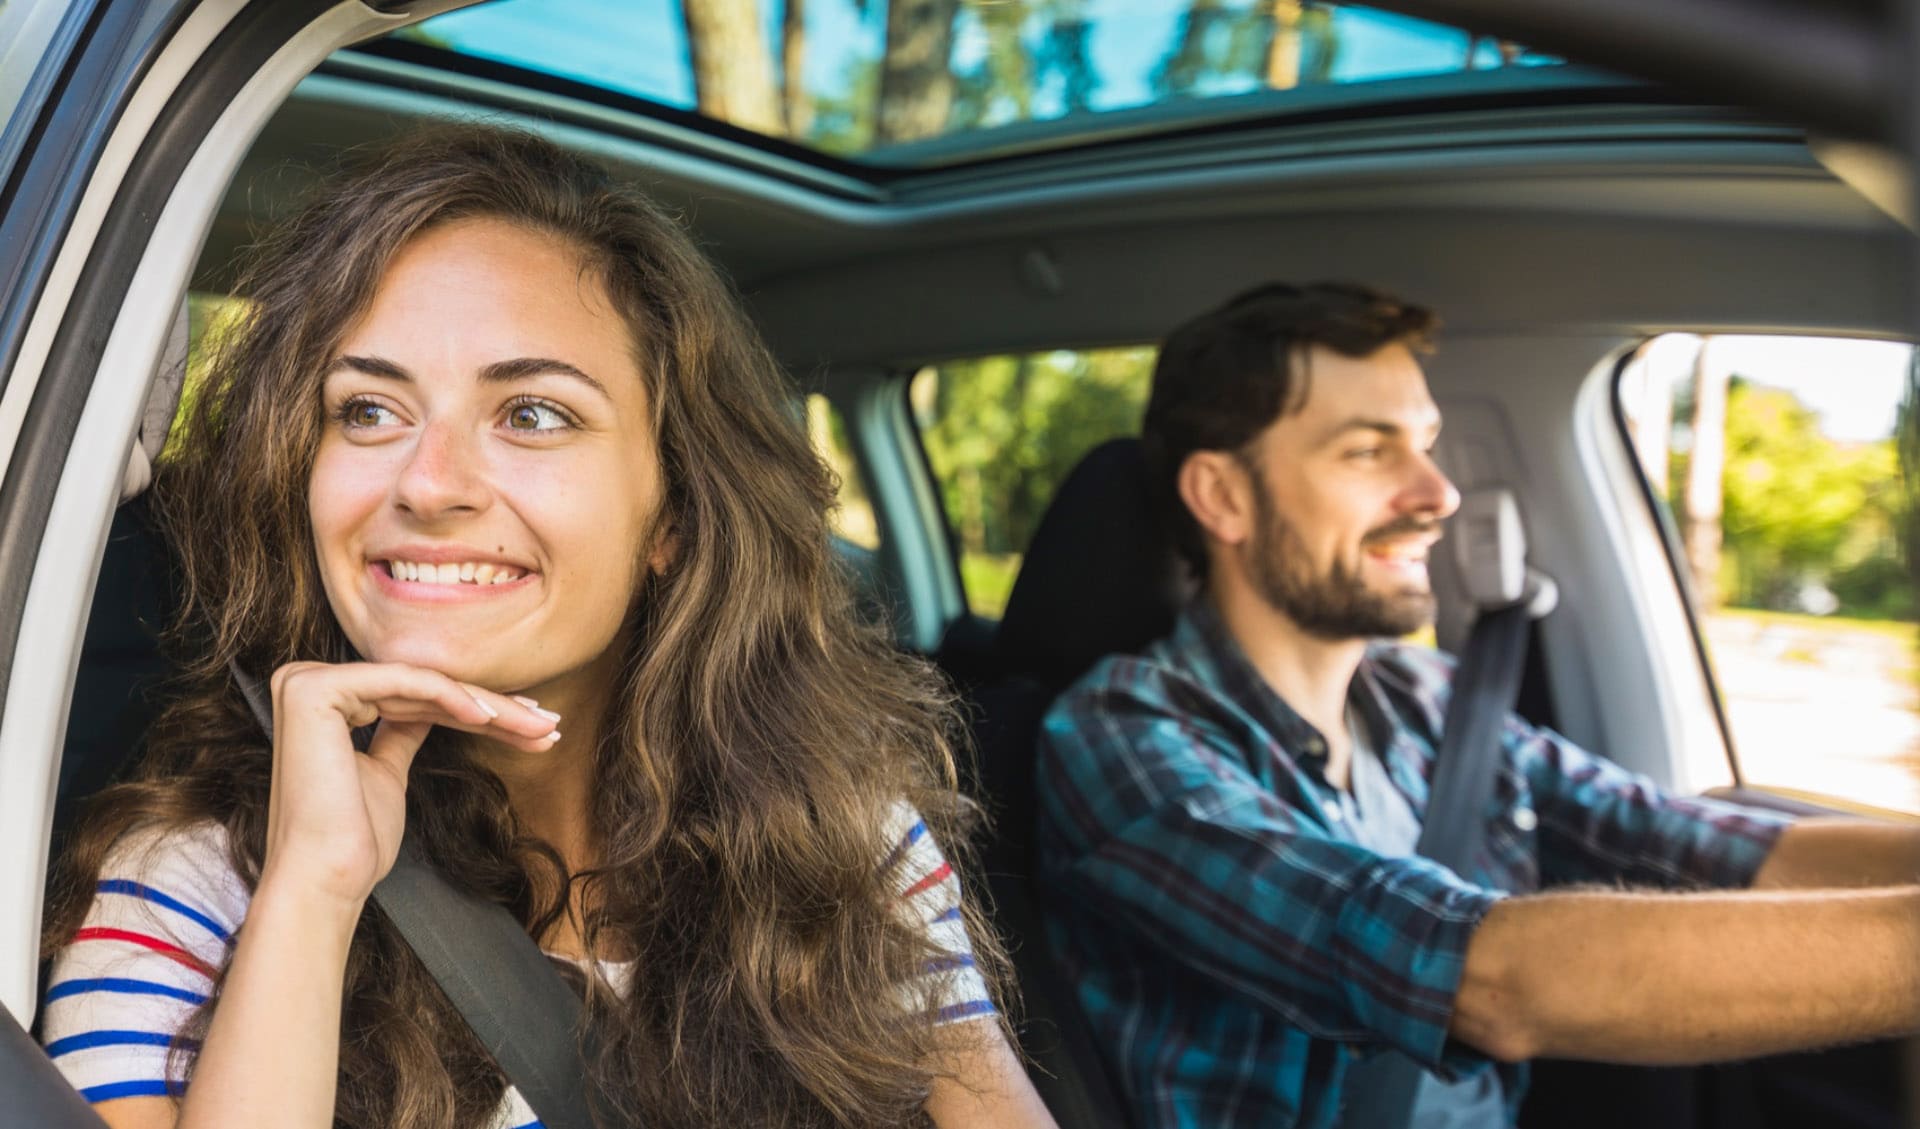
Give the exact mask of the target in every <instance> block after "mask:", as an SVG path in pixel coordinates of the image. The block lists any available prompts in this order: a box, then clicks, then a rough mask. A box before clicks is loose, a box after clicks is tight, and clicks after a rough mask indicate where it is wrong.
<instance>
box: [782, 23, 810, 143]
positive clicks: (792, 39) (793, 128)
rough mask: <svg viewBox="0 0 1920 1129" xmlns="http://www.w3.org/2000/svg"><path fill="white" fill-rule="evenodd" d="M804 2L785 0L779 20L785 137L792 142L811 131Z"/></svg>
mask: <svg viewBox="0 0 1920 1129" xmlns="http://www.w3.org/2000/svg"><path fill="white" fill-rule="evenodd" d="M806 18H807V0H786V5H785V11H784V12H783V13H782V15H781V17H780V88H781V91H780V92H781V101H782V102H784V103H785V104H786V110H787V136H788V137H791V138H793V139H794V140H796V141H797V140H799V139H801V138H803V137H805V136H806V135H807V133H808V131H810V130H811V129H813V103H811V102H809V101H808V100H807V84H806V77H807V70H806V67H807V27H806Z"/></svg>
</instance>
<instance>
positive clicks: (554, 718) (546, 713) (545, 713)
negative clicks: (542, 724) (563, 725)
mask: <svg viewBox="0 0 1920 1129" xmlns="http://www.w3.org/2000/svg"><path fill="white" fill-rule="evenodd" d="M529 708H531V709H532V710H533V712H534V713H537V714H539V715H540V716H541V717H544V718H546V719H547V720H548V721H551V722H553V723H554V724H555V725H558V724H560V715H559V714H557V713H554V712H553V711H552V710H543V709H541V708H540V707H539V706H532V707H529Z"/></svg>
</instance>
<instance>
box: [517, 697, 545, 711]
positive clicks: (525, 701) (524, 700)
mask: <svg viewBox="0 0 1920 1129" xmlns="http://www.w3.org/2000/svg"><path fill="white" fill-rule="evenodd" d="M513 700H514V701H516V702H519V703H520V704H521V705H523V706H525V707H527V708H528V709H530V710H537V709H539V708H540V703H539V702H536V701H534V700H533V699H532V698H529V697H527V696H526V695H525V694H515V695H513Z"/></svg>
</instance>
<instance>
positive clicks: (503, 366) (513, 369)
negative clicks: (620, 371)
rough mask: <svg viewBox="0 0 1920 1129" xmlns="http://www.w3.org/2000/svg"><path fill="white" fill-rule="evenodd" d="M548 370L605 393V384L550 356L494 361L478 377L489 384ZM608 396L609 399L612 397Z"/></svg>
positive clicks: (535, 374) (523, 377)
mask: <svg viewBox="0 0 1920 1129" xmlns="http://www.w3.org/2000/svg"><path fill="white" fill-rule="evenodd" d="M548 372H551V373H555V374H558V375H560V376H570V377H572V378H573V379H575V380H579V381H583V382H584V383H585V384H586V385H587V387H589V388H591V389H593V390H594V391H595V392H598V393H600V394H601V395H602V396H606V395H607V388H606V385H604V384H601V383H600V382H599V381H597V380H595V379H594V378H592V377H591V376H588V375H587V374H586V373H584V372H581V371H580V370H579V369H577V368H575V367H573V366H572V365H570V364H568V363H567V362H565V361H556V360H554V359H553V358H552V357H515V358H513V359H512V360H510V361H495V362H493V363H492V364H490V365H488V366H486V367H485V368H483V369H481V370H480V379H481V380H483V381H486V382H487V383H489V384H495V383H507V382H510V381H515V380H524V379H526V378H527V377H529V376H538V375H539V374H541V373H548ZM608 398H609V399H611V398H612V397H608Z"/></svg>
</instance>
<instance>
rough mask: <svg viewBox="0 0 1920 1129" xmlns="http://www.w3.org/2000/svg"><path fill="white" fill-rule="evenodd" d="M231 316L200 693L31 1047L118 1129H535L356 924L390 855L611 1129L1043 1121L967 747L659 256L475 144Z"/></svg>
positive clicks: (196, 656)
mask: <svg viewBox="0 0 1920 1129" xmlns="http://www.w3.org/2000/svg"><path fill="white" fill-rule="evenodd" d="M240 293H241V294H242V295H243V296H245V297H246V298H247V299H248V302H249V307H248V313H247V315H246V317H245V319H244V322H243V323H242V324H240V325H238V326H237V327H235V328H234V329H232V330H231V331H230V332H229V333H227V334H225V335H223V337H222V340H221V341H220V343H219V345H218V347H217V349H216V351H215V354H214V358H213V361H212V364H211V367H210V369H209V371H208V375H207V378H206V380H205V381H204V383H203V384H202V385H201V386H200V387H199V389H198V391H197V394H196V395H195V398H194V400H193V403H192V405H191V408H190V410H189V414H188V415H187V417H186V419H185V420H184V422H183V427H184V433H183V434H181V435H179V436H176V439H175V442H176V445H177V454H175V455H174V456H173V457H172V459H171V461H170V464H169V465H168V466H167V467H166V468H165V470H164V471H163V473H162V476H161V480H160V481H159V483H157V485H156V500H155V505H156V508H157V510H158V512H159V513H160V515H161V521H162V525H163V527H164V529H165V530H166V532H167V534H168V536H169V540H170V541H171V542H172V544H173V546H174V548H175V550H176V553H177V556H178V560H179V564H180V567H181V570H182V573H183V575H184V585H185V591H186V607H185V610H184V612H183V614H182V619H181V630H180V633H179V637H181V638H186V639H191V640H192V641H193V644H192V653H191V655H190V656H189V662H188V668H187V671H186V675H185V677H186V680H187V682H186V685H187V690H186V692H185V693H184V694H183V696H182V697H181V698H180V700H178V701H177V702H176V703H175V704H174V705H173V706H171V707H170V709H169V710H168V712H166V713H165V714H164V715H163V717H162V719H161V721H160V722H159V724H158V725H157V726H156V728H155V730H154V732H153V734H152V736H151V739H150V749H149V753H148V757H147V759H146V761H145V763H144V764H143V766H142V768H141V770H140V772H139V774H138V776H137V777H136V779H135V780H134V781H132V782H130V783H127V784H123V785H120V786H117V787H115V788H113V789H110V790H108V791H107V792H105V793H103V794H102V795H101V796H100V797H99V799H98V801H97V802H96V803H95V804H94V806H93V808H92V810H91V813H90V815H89V816H88V817H87V818H86V819H84V820H83V821H82V827H83V830H82V832H81V834H80V835H79V836H78V839H77V842H76V843H75V845H74V846H73V847H72V848H71V849H70V851H69V854H68V857H67V860H66V870H65V876H64V879H63V881H62V882H61V883H60V884H59V885H58V887H57V889H56V894H55V899H54V904H53V909H52V912H51V914H50V921H49V931H48V945H49V948H50V951H52V952H54V953H55V954H56V961H55V965H54V973H53V983H52V987H51V989H50V991H49V994H48V998H47V1006H46V1009H45V1012H44V1016H45V1019H44V1032H45V1037H46V1038H47V1041H48V1049H49V1052H50V1053H51V1054H53V1055H54V1057H55V1060H56V1062H58V1063H59V1064H60V1065H61V1066H62V1067H63V1068H64V1069H65V1070H66V1071H67V1073H68V1075H69V1077H71V1078H72V1079H73V1080H74V1081H75V1083H76V1085H78V1086H80V1087H81V1088H82V1091H83V1093H85V1094H87V1096H88V1097H89V1098H90V1099H92V1100H94V1101H95V1102H96V1108H97V1109H98V1110H99V1112H100V1113H101V1115H102V1116H103V1117H105V1118H106V1120H107V1121H108V1123H109V1124H110V1125H113V1126H115V1127H116V1129H135V1127H139V1129H146V1127H150V1126H174V1125H178V1126H181V1127H182V1129H204V1127H212V1126H228V1125H247V1126H259V1125H269V1124H270V1125H275V1126H296V1127H298V1126H314V1127H320V1126H328V1125H334V1124H339V1125H348V1126H365V1127H368V1129H373V1127H381V1129H385V1127H389V1126H391V1127H405V1129H413V1127H427V1126H436V1127H437V1126H486V1125H495V1126H521V1125H525V1124H529V1123H532V1122H533V1115H532V1113H531V1112H530V1111H529V1110H528V1109H527V1107H526V1105H525V1103H524V1101H522V1100H521V1099H520V1098H519V1095H518V1093H517V1092H516V1091H513V1090H511V1088H510V1087H508V1085H507V1082H506V1080H505V1079H504V1077H503V1076H502V1075H501V1074H500V1072H499V1070H498V1069H497V1068H496V1067H495V1066H494V1065H493V1064H492V1062H491V1060H490V1059H489V1058H488V1056H487V1055H486V1053H485V1052H484V1051H483V1050H482V1048H481V1047H480V1046H479V1045H478V1044H477V1042H476V1040H475V1039H474V1038H473V1037H472V1035H471V1034H470V1033H469V1032H468V1031H467V1030H466V1028H465V1027H464V1025H463V1023H462V1021H461V1020H460V1018H459V1016H458V1014H457V1013H456V1012H454V1011H453V1009H452V1008H451V1006H450V1005H449V1004H448V1003H447V1002H446V1000H445V999H444V998H443V997H442V996H441V994H440V993H439V991H438V990H437V988H436V987H435V985H434V984H433V983H432V981H431V980H430V979H429V978H428V976H427V974H426V973H425V971H424V970H423V969H422V968H421V966H420V965H419V963H418V961H417V960H416V959H414V957H413V956H412V954H411V952H410V950H408V949H407V948H406V947H405V945H404V944H403V943H402V942H401V940H400V939H399V936H398V934H397V933H396V932H395V930H394V929H393V927H392V926H391V924H389V923H388V922H387V921H386V920H385V919H384V918H383V917H382V916H381V915H380V913H379V912H378V911H377V909H373V908H369V907H368V906H367V897H368V894H369V892H370V891H371V890H372V888H373V886H374V884H375V883H376V882H377V881H378V880H379V879H380V878H381V877H382V876H383V875H384V874H385V873H386V872H387V870H388V869H389V868H390V867H391V866H392V865H393V861H394V857H395V852H396V850H397V847H398V844H399V841H400V837H401V834H402V831H403V829H404V830H405V831H406V833H407V834H409V835H411V836H412V837H413V838H415V839H416V840H418V842H419V843H420V844H421V846H422V848H423V849H424V851H425V852H426V854H427V856H428V858H429V859H430V860H431V861H432V862H433V863H434V864H435V865H436V866H437V867H438V868H439V869H440V870H441V871H442V872H443V873H445V874H446V875H447V876H448V878H449V879H450V880H452V881H453V882H455V883H456V884H458V885H460V886H462V887H464V888H467V889H469V890H472V891H475V892H477V893H478V894H480V895H481V896H483V897H486V898H489V899H491V900H493V901H496V902H499V903H501V904H503V905H505V906H506V907H508V908H509V909H510V910H511V911H512V912H513V913H514V914H516V915H517V916H518V918H519V919H520V920H521V921H523V922H524V923H525V924H526V926H527V928H528V930H529V932H530V933H531V934H532V935H533V936H534V938H535V939H536V940H537V941H538V942H539V943H540V944H541V946H542V947H543V948H545V949H546V950H548V951H549V952H550V953H552V954H554V955H555V956H556V958H558V960H557V963H562V964H564V965H565V966H566V967H567V968H570V969H572V970H574V973H573V976H572V978H573V979H575V980H577V981H578V982H579V986H580V990H581V991H582V992H583V993H584V996H585V1002H586V1014H587V1018H588V1022H589V1026H590V1028H591V1029H592V1031H593V1035H594V1038H593V1039H592V1046H593V1048H594V1051H593V1057H592V1062H591V1066H590V1073H591V1074H592V1080H591V1082H592V1090H593V1095H594V1097H595V1099H596V1100H595V1104H596V1107H597V1108H598V1109H599V1110H600V1111H602V1113H603V1114H605V1115H607V1116H606V1120H607V1123H608V1124H610V1125H611V1124H620V1123H623V1122H624V1121H625V1120H627V1119H628V1118H632V1119H633V1120H635V1121H637V1122H638V1123H640V1124H644V1125H649V1126H679V1125H712V1124H727V1125H743V1126H744V1125H771V1124H779V1125H862V1126H865V1125H897V1124H903V1123H915V1122H920V1123H925V1122H926V1121H931V1122H932V1123H933V1124H935V1125H938V1126H941V1127H942V1129H948V1127H952V1126H961V1125H1022V1124H1025V1125H1050V1124H1051V1119H1050V1118H1048V1116H1047V1114H1046V1112H1045V1110H1044V1109H1042V1108H1041V1106H1040V1104H1039V1102H1038V1100H1037V1099H1036V1098H1035V1097H1034V1095H1033V1092H1032V1089H1031V1087H1030V1086H1029V1085H1028V1083H1027V1081H1026V1079H1025V1076H1024V1074H1023V1073H1022V1072H1021V1070H1020V1067H1019V1063H1018V1061H1017V1059H1016V1057H1015V1056H1014V1054H1013V1052H1012V1051H1011V1050H1010V1049H1009V1045H1008V1043H1007V1041H1006V1039H1005V1037H1004V1033H1003V1028H1002V1024H1001V1023H1000V1022H999V1020H998V1018H997V1012H996V1011H995V1010H994V1008H993V1005H992V1003H991V999H992V995H991V990H990V986H991V984H992V983H994V982H995V981H996V980H997V978H998V976H999V975H1000V970H1001V969H1002V968H1003V967H1004V961H1003V959H1002V957H1001V955H1000V954H999V952H998V951H997V950H996V949H995V948H994V946H993V942H992V934H991V933H990V932H989V931H988V929H987V928H986V927H985V924H984V922H983V921H982V920H981V919H980V918H979V917H978V915H977V914H976V913H975V912H974V911H973V910H972V909H971V908H970V907H968V906H966V905H963V904H962V903H961V902H960V898H959V889H958V886H957V884H956V881H955V879H954V878H953V876H952V872H951V870H950V868H949V867H948V866H947V864H946V863H945V862H943V861H942V860H941V858H940V855H939V852H938V848H937V847H935V846H934V844H935V843H936V842H943V843H945V844H947V845H949V846H953V845H956V844H960V843H962V842H963V836H964V833H965V827H964V823H965V820H964V815H965V808H964V806H963V802H962V801H961V800H960V798H959V797H958V796H957V795H956V793H955V792H954V790H953V784H952V780H953V774H952V766H951V758H950V756H949V750H948V747H947V743H946V737H945V733H946V732H947V730H948V729H949V728H950V726H951V721H952V719H951V715H950V712H949V706H948V704H947V703H946V701H945V700H944V699H943V697H942V695H941V693H940V691H939V690H938V688H937V686H936V683H935V682H934V680H933V679H932V678H931V676H930V675H929V674H928V673H927V672H926V671H925V670H924V669H922V668H921V667H919V666H917V665H914V664H911V663H908V662H906V661H903V660H902V659H900V658H898V657H896V656H895V655H894V654H893V653H891V651H890V649H889V648H888V646H887V645H886V642H885V640H883V639H882V638H881V637H880V635H879V634H878V633H876V632H874V631H872V630H869V629H866V628H863V627H861V626H859V625H858V624H856V622H855V620H854V618H853V617H852V615H851V613H850V610H849V608H850V605H849V598H848V593H847V591H846V588H845V585H844V583H843V582H842V580H841V579H840V577H839V575H838V574H837V572H836V570H835V568H834V565H833V560H832V555H831V552H830V549H829V543H828V537H827V532H826V525H825V517H824V515H825V512H826V509H827V507H828V505H829V504H830V503H831V500H832V491H831V481H830V476H829V474H828V473H827V472H826V471H825V469H824V468H823V467H822V465H821V463H820V461H819V460H818V459H817V458H816V457H815V456H814V454H813V453H812V451H811V450H810V448H809V447H808V446H807V444H806V441H805V439H804V437H803V436H802V434H801V432H800V430H799V428H798V427H797V425H796V423H795V421H794V418H793V415H792V413H791V411H790V407H789V404H788V403H787V401H786V399H785V396H784V393H783V389H782V382H781V379H780V375H779V372H778V370H777V368H776V366H775V364H774V362H773V360H772V358H771V357H770V356H769V354H768V353H767V352H766V350H765V349H764V347H763V346H762V345H761V344H760V342H759V339H758V337H757V336H756V334H755V333H754V331H753V329H752V328H751V326H750V325H749V323H748V322H747V320H746V319H745V317H744V316H743V315H742V314H741V312H740V311H739V309H738V308H737V306H736V305H735V303H734V301H733V299H732V298H731V296H730V294H729V292H728V290H727V288H726V286H725V284H724V283H723V282H722V281H721V280H720V278H719V277H718V275H717V274H716V273H715V272H714V271H713V269H712V268H711V267H710V266H709V264H708V263H707V262H706V261H705V260H704V259H703V258H702V257H701V256H700V254H699V253H698V252H697V251H696V250H695V249H694V248H693V246H692V245H691V243H690V242H689V240H688V239H687V238H686V237H685V235H684V234H683V233H682V232H681V231H680V230H679V229H678V228H677V226H676V225H675V224H674V223H673V222H672V221H671V220H669V219H668V218H666V217H665V216H664V215H662V214H661V213H660V212H658V211H657V210H656V209H654V208H653V207H652V206H651V205H650V204H648V203H647V202H645V201H644V200H641V199H639V198H637V197H636V196H635V195H633V194H632V193H630V192H628V191H625V190H623V189H622V188H621V187H620V186H618V185H617V184H615V183H614V182H613V181H612V180H611V179H610V178H608V177H607V176H606V174H604V173H603V172H602V171H600V170H597V169H595V168H593V167H591V166H589V165H587V164H584V163H583V162H581V161H579V160H577V159H575V158H574V157H572V156H570V155H568V154H566V153H564V152H562V151H561V150H559V149H558V148H556V147H554V146H552V145H550V144H548V143H546V142H543V141H540V140H538V139H535V138H532V137H529V136H523V135H517V134H510V133H501V132H497V131H488V130H483V129H480V128H478V127H470V128H462V129H457V130H453V131H450V132H448V133H445V134H442V135H438V136H435V137H430V138H421V139H416V140H413V141H410V142H406V143H403V144H400V145H398V146H394V147H390V148H388V149H386V150H384V151H382V152H379V153H376V154H373V155H372V156H371V157H370V158H368V159H366V160H365V161H363V162H362V164H361V166H360V167H359V169H358V170H357V171H355V172H354V173H352V174H351V175H348V176H346V177H344V178H343V179H340V180H338V181H337V182H335V183H334V184H332V185H331V186H330V187H327V188H325V189H323V190H322V191H321V193H320V194H319V195H318V197H317V198H316V199H315V201H314V202H313V203H312V204H310V205H309V206H308V207H307V209H306V210H305V211H303V212H302V213H301V214H300V215H298V216H297V217H295V218H294V219H292V220H291V221H290V222H289V223H288V224H286V225H285V227H284V228H283V229H282V230H281V231H280V233H279V234H278V236H277V237H275V238H274V239H272V240H271V241H269V242H268V243H267V244H265V245H264V247H263V248H262V249H261V251H260V253H259V255H258V256H257V260H256V262H255V264H254V266H253V267H252V268H251V270H250V272H249V274H248V276H247V280H246V282H245V283H244V284H243V286H242V287H241V289H240ZM235 671H245V672H268V671H271V672H272V676H271V687H272V695H273V711H274V723H275V724H274V726H273V728H274V733H273V736H272V741H271V747H270V748H269V747H267V745H266V739H265V738H264V737H263V736H262V735H261V733H260V730H259V727H258V726H257V725H256V724H255V723H253V722H252V721H251V720H250V719H249V714H248V710H247V707H246V705H245V703H244V700H243V697H242V695H241V693H240V691H239V690H238V688H237V686H236V681H235V678H234V674H233V672H235ZM367 726H373V728H372V730H371V738H370V743H368V744H367V745H366V746H365V751H364V752H357V751H356V750H355V746H354V744H353V740H354V738H353V731H354V730H355V729H356V728H362V727H367ZM362 731H363V733H364V732H366V731H365V730H364V728H363V729H362ZM929 831H930V832H931V833H928V832H929ZM243 920H244V922H245V928H244V929H242V928H240V926H241V923H242V921H243ZM969 937H971V940H972V943H971V946H969ZM188 1082H190V1084H186V1083H188Z"/></svg>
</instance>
